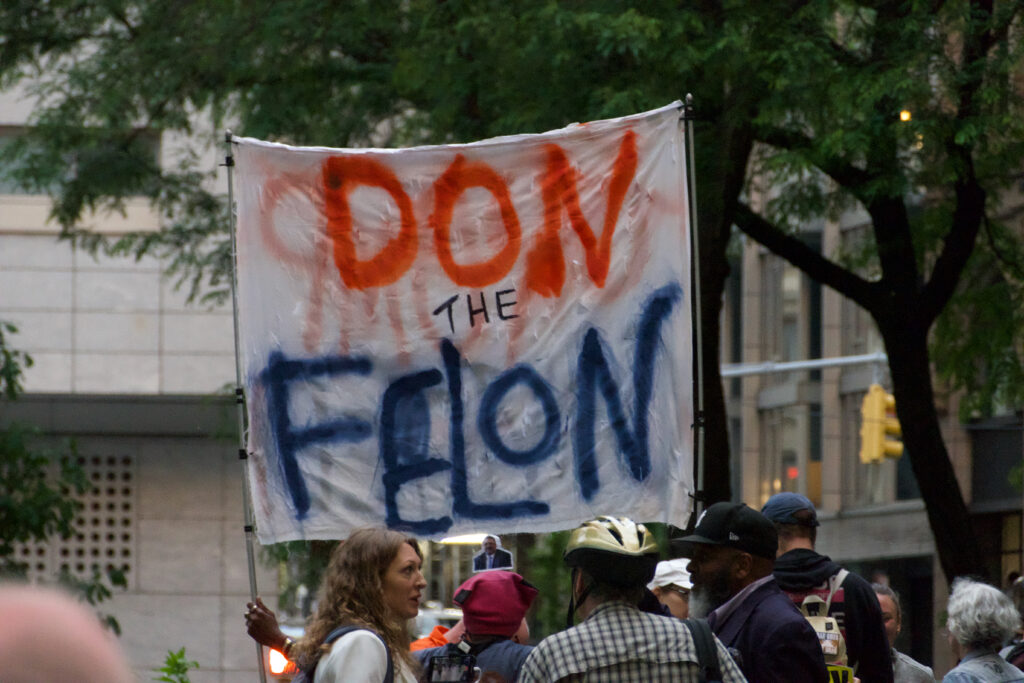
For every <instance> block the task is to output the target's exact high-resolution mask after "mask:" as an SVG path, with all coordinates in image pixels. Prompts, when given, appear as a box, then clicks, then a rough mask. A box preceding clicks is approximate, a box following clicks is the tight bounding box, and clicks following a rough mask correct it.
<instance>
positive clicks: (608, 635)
mask: <svg viewBox="0 0 1024 683" xmlns="http://www.w3.org/2000/svg"><path fill="white" fill-rule="evenodd" d="M715 645H716V646H717V647H718V663H719V667H720V668H721V670H722V680H723V681H725V683H732V682H736V681H745V680H746V679H745V678H743V674H742V673H740V670H739V668H738V667H737V666H736V663H735V662H733V660H732V657H730V656H729V653H728V652H727V651H726V649H725V648H724V647H723V646H722V644H721V643H720V642H719V641H718V639H717V638H715ZM699 680H700V667H699V666H698V664H697V648H696V647H695V646H694V644H693V639H692V638H691V637H690V630H689V629H688V628H686V625H685V624H683V622H682V621H680V620H679V619H675V618H674V617H663V616H659V615H656V614H648V613H646V612H641V611H640V610H638V609H637V608H636V607H633V606H632V605H629V604H627V603H624V602H608V603H604V604H602V605H600V606H598V607H597V609H595V610H594V611H593V612H591V613H590V615H589V616H588V617H587V618H586V620H585V621H584V622H583V623H582V624H579V625H578V626H575V627H573V628H570V629H568V630H565V631H562V632H561V633H556V634H554V635H552V636H549V637H547V638H545V639H544V640H542V641H541V642H540V644H539V645H538V646H537V647H536V648H534V650H533V652H532V653H530V656H529V657H528V658H527V659H526V663H525V664H524V665H523V670H522V672H521V673H520V674H519V683H548V682H553V681H573V682H574V681H586V682H587V683H697V682H698V681H699Z"/></svg>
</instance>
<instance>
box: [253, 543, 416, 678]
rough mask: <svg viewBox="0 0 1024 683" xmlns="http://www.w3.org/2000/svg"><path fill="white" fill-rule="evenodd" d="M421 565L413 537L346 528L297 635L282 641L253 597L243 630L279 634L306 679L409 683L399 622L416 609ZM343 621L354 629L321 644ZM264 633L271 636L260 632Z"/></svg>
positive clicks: (412, 670) (411, 665) (412, 673)
mask: <svg viewBox="0 0 1024 683" xmlns="http://www.w3.org/2000/svg"><path fill="white" fill-rule="evenodd" d="M422 563H423V555H422V554H421V553H420V549H419V544H418V543H417V542H416V539H415V538H412V537H410V536H406V535H405V534H402V533H399V532H397V531H390V530H388V529H359V530H357V531H354V532H352V534H351V535H350V536H349V537H348V539H347V540H345V541H344V542H343V543H341V544H339V545H338V547H337V548H335V549H334V552H333V553H331V559H330V562H329V563H328V565H327V570H326V572H325V573H324V578H323V582H322V583H321V585H320V592H319V595H318V598H317V608H316V612H315V613H314V614H313V616H312V617H310V620H309V624H308V625H307V627H306V634H305V636H303V637H302V638H301V639H300V640H299V641H297V642H293V641H291V639H290V638H285V637H284V635H283V634H280V631H279V630H277V622H276V620H275V619H274V618H273V613H272V612H270V611H269V610H266V608H265V606H263V605H262V602H260V601H257V602H256V603H250V604H249V611H248V612H247V613H246V622H247V624H248V627H249V634H250V635H252V636H253V637H254V638H255V639H256V640H257V641H258V642H262V643H263V644H271V641H272V640H274V639H277V638H279V639H281V640H282V641H283V643H284V645H283V646H282V647H281V648H280V649H281V650H282V651H283V652H284V654H285V655H286V656H287V657H288V658H289V659H291V660H292V661H294V662H296V663H297V664H298V666H299V668H301V669H302V670H303V672H305V674H306V678H307V680H312V681H313V683H342V682H345V683H350V682H351V683H382V682H383V681H385V679H386V676H387V672H388V671H389V670H391V671H392V672H393V679H394V681H396V683H415V682H416V678H417V675H418V672H419V665H418V664H417V663H416V661H415V660H414V659H413V658H412V656H411V655H410V654H409V634H408V631H407V628H406V622H407V621H408V620H409V619H412V618H414V617H415V616H416V614H417V613H418V612H419V605H420V598H421V596H422V591H423V588H424V587H426V585H427V582H426V581H425V580H424V578H423V574H422V572H421V571H420V568H421V566H422ZM264 612H266V614H264ZM266 615H269V617H267V616H266ZM269 620H273V622H272V623H270V621H269ZM345 626H355V627H357V628H356V629H355V630H350V631H348V632H347V633H345V634H344V635H342V636H341V637H339V638H337V639H336V640H333V642H325V641H326V640H327V639H328V637H329V636H330V635H331V633H332V632H333V631H335V630H336V629H338V628H339V627H345ZM254 631H256V632H254ZM271 631H276V633H275V634H274V636H273V637H268V636H262V637H261V634H262V633H263V632H267V633H269V632H271ZM277 634H280V635H277ZM385 645H386V646H387V647H385ZM389 652H390V657H389V656H388V653H389ZM389 664H390V666H389ZM314 670H315V674H313V675H310V674H311V672H313V671H314Z"/></svg>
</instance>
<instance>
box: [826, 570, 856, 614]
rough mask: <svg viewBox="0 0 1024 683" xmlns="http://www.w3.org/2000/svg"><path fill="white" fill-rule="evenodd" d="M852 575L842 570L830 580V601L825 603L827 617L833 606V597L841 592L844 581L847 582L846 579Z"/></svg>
mask: <svg viewBox="0 0 1024 683" xmlns="http://www.w3.org/2000/svg"><path fill="white" fill-rule="evenodd" d="M849 575H850V572H848V571H847V570H845V569H840V570H839V571H838V572H836V573H835V574H833V575H832V576H831V577H830V578H829V580H828V589H829V590H828V600H826V601H825V616H826V617H827V616H828V610H829V608H830V607H831V606H832V597H833V596H834V595H835V594H836V591H837V590H839V587H840V586H842V585H843V581H846V577H847V576H849Z"/></svg>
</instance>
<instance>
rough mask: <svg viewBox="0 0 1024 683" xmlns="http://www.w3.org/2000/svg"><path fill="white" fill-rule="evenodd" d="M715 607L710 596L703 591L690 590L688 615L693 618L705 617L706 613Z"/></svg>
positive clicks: (709, 612) (706, 616)
mask: <svg viewBox="0 0 1024 683" xmlns="http://www.w3.org/2000/svg"><path fill="white" fill-rule="evenodd" d="M715 607H717V605H712V604H711V600H710V597H709V596H708V595H707V593H705V592H704V591H701V592H699V593H698V592H697V590H696V589H694V590H692V591H690V617H691V618H694V619H707V618H708V615H709V614H711V612H712V611H713V610H714V609H715Z"/></svg>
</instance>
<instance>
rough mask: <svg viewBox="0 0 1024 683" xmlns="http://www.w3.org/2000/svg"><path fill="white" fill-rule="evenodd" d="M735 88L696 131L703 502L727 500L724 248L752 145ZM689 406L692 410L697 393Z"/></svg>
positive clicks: (748, 116)
mask: <svg viewBox="0 0 1024 683" xmlns="http://www.w3.org/2000/svg"><path fill="white" fill-rule="evenodd" d="M738 92H740V93H741V95H740V98H743V100H742V101H740V99H738V98H737V96H735V95H724V96H723V97H724V99H725V100H726V102H727V103H726V105H725V106H724V107H722V108H720V109H718V114H717V115H715V116H712V117H709V119H708V120H707V121H705V122H702V123H701V124H699V125H698V126H697V127H696V130H695V132H696V137H697V144H696V154H697V161H696V163H697V170H696V171H695V172H696V173H697V175H696V178H697V221H698V234H699V236H700V263H699V269H700V272H699V277H700V287H701V291H700V294H701V301H700V306H699V309H700V310H699V311H696V312H695V315H694V316H693V319H694V320H695V321H699V323H700V325H701V327H702V330H701V334H702V340H703V344H702V346H703V349H702V350H703V355H704V358H703V384H704V423H703V426H704V491H703V494H704V503H705V505H710V504H712V503H716V502H718V501H723V500H731V498H732V486H731V478H732V477H731V466H730V463H731V462H732V459H731V453H730V449H729V418H728V415H727V413H726V408H725V394H724V391H723V387H722V374H721V366H720V363H721V339H720V337H721V316H722V296H723V293H724V292H725V281H726V278H728V276H729V261H728V258H727V256H726V250H727V248H728V246H729V239H730V236H731V233H732V225H733V219H734V217H735V209H736V202H737V200H738V198H739V196H740V193H741V191H742V189H743V183H744V179H745V175H746V169H747V160H748V159H749V158H750V153H751V150H752V149H753V135H752V133H751V130H750V123H749V122H750V120H752V113H751V112H750V105H749V103H748V101H747V99H746V98H747V97H748V95H747V94H746V91H744V90H743V89H740V90H739V91H738ZM698 104H699V103H698ZM710 110H712V106H710V105H709V106H707V109H706V111H710ZM737 112H740V113H741V114H742V115H739V114H737ZM698 113H699V111H698ZM702 183H703V184H702ZM695 367H696V365H695ZM694 406H695V409H696V394H695V396H694ZM695 447H696V442H695ZM695 456H696V454H695ZM694 483H695V484H696V482H694Z"/></svg>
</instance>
